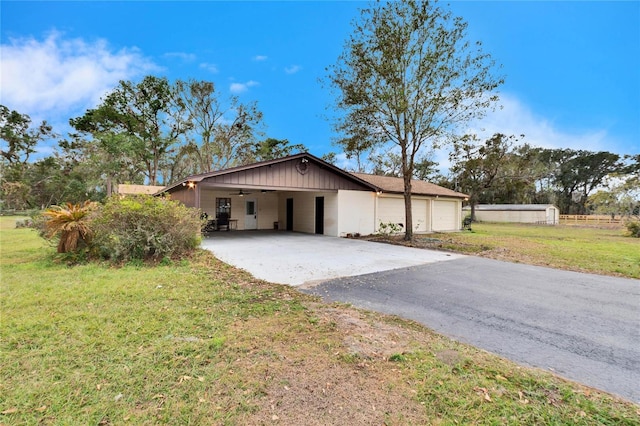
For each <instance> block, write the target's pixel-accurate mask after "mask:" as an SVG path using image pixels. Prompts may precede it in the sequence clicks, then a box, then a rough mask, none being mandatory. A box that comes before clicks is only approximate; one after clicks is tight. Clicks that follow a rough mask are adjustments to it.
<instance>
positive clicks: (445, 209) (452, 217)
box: [433, 200, 461, 231]
mask: <svg viewBox="0 0 640 426" xmlns="http://www.w3.org/2000/svg"><path fill="white" fill-rule="evenodd" d="M460 207H461V206H460V203H459V202H456V201H443V200H434V201H433V230H434V231H453V230H458V229H460V219H459V217H460V215H459V212H460Z"/></svg>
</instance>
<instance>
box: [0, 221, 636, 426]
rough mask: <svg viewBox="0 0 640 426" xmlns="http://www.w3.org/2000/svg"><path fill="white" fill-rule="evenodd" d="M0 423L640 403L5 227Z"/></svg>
mask: <svg viewBox="0 0 640 426" xmlns="http://www.w3.org/2000/svg"><path fill="white" fill-rule="evenodd" d="M0 250H1V252H0V254H1V256H0V272H1V278H2V281H1V283H2V284H1V285H2V287H1V297H0V313H1V324H0V325H1V327H0V424H3V425H31V424H45V425H75V424H77V425H85V424H93V425H111V424H113V425H115V424H132V425H147V424H215V425H227V424H228V425H233V424H249V425H251V424H265V423H273V424H280V425H294V424H307V425H321V424H395V425H399V424H474V423H476V424H531V425H533V424H584V425H596V424H610V425H614V424H615V425H620V424H622V425H624V424H627V425H639V424H640V407H638V406H637V405H634V404H632V403H630V402H626V401H624V400H621V399H618V398H615V397H613V396H611V395H608V394H605V393H601V392H599V391H596V390H593V389H590V388H587V387H584V386H580V385H577V384H574V383H571V382H568V381H565V380H562V379H560V378H557V377H555V376H553V375H550V374H548V373H546V372H543V371H540V370H534V369H528V368H524V367H521V366H518V365H516V364H514V363H511V362H508V361H505V360H502V359H500V358H498V357H496V356H493V355H491V354H488V353H486V352H484V351H481V350H477V349H475V348H472V347H469V346H465V345H462V344H459V343H457V342H454V341H452V340H450V339H448V338H446V337H443V336H440V335H437V334H435V333H433V332H431V331H430V330H428V329H426V328H424V327H422V326H420V325H419V324H417V323H414V322H411V321H405V320H402V319H400V318H397V317H390V316H385V315H380V314H376V313H372V312H367V311H362V310H356V309H353V308H351V307H349V306H344V305H327V304H323V303H321V302H320V301H319V300H318V299H315V298H312V297H310V296H306V295H303V294H301V293H299V292H297V291H296V290H295V289H293V288H290V287H287V286H279V285H273V284H269V283H265V282H262V281H259V280H256V279H254V278H253V277H251V276H250V275H248V274H247V273H245V272H243V271H239V270H236V269H234V268H232V267H229V266H228V265H225V264H223V263H222V262H220V261H218V260H216V259H215V258H213V257H212V256H211V255H210V254H209V253H206V252H198V253H196V254H194V256H193V257H192V258H191V259H190V260H188V261H182V262H174V263H171V264H167V265H158V266H155V267H141V266H135V265H127V266H124V267H121V268H112V267H109V266H107V265H99V264H84V265H76V266H73V267H69V266H66V265H65V264H63V263H58V262H56V260H55V259H56V257H55V253H54V252H55V248H54V247H52V246H49V245H47V244H45V243H44V242H43V241H42V240H41V239H39V238H38V237H37V236H36V234H35V232H34V231H32V230H28V229H13V226H12V221H11V220H10V219H9V218H0Z"/></svg>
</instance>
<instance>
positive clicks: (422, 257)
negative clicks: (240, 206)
mask: <svg viewBox="0 0 640 426" xmlns="http://www.w3.org/2000/svg"><path fill="white" fill-rule="evenodd" d="M202 248H204V249H207V250H210V251H211V252H213V254H214V255H215V256H216V257H217V258H218V259H220V260H222V261H224V262H226V263H229V264H230V265H233V266H236V267H238V268H241V269H244V270H246V271H248V272H250V273H251V274H252V275H253V276H254V277H256V278H260V279H263V280H266V281H270V282H273V283H279V284H289V285H293V286H299V285H303V284H310V283H314V282H318V281H325V280H328V279H332V278H338V277H349V276H354V275H362V274H368V273H372V272H380V271H387V270H390V269H396V268H404V267H408V266H415V265H423V264H427V263H434V262H442V261H448V260H453V259H459V258H461V257H463V256H461V255H457V254H451V253H444V252H438V251H431V250H421V249H415V248H411V247H401V246H394V245H390V244H378V243H370V242H367V241H361V240H352V239H347V238H337V237H326V236H323V235H311V234H301V233H296V232H282V231H240V232H216V233H214V234H213V235H212V236H211V237H209V238H206V239H204V240H203V242H202Z"/></svg>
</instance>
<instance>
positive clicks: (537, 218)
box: [463, 204, 560, 225]
mask: <svg viewBox="0 0 640 426" xmlns="http://www.w3.org/2000/svg"><path fill="white" fill-rule="evenodd" d="M463 211H464V212H465V215H466V214H469V213H471V207H470V206H466V207H465V208H464V209H463ZM476 220H477V221H479V222H516V223H539V224H543V223H544V224H548V225H557V224H558V223H559V222H560V209H558V208H557V207H556V206H554V205H553V204H478V205H477V206H476Z"/></svg>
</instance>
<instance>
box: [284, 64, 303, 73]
mask: <svg viewBox="0 0 640 426" xmlns="http://www.w3.org/2000/svg"><path fill="white" fill-rule="evenodd" d="M301 69H302V67H301V66H300V65H291V66H290V67H285V69H284V72H285V73H287V74H295V73H297V72H298V71H300V70H301Z"/></svg>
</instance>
